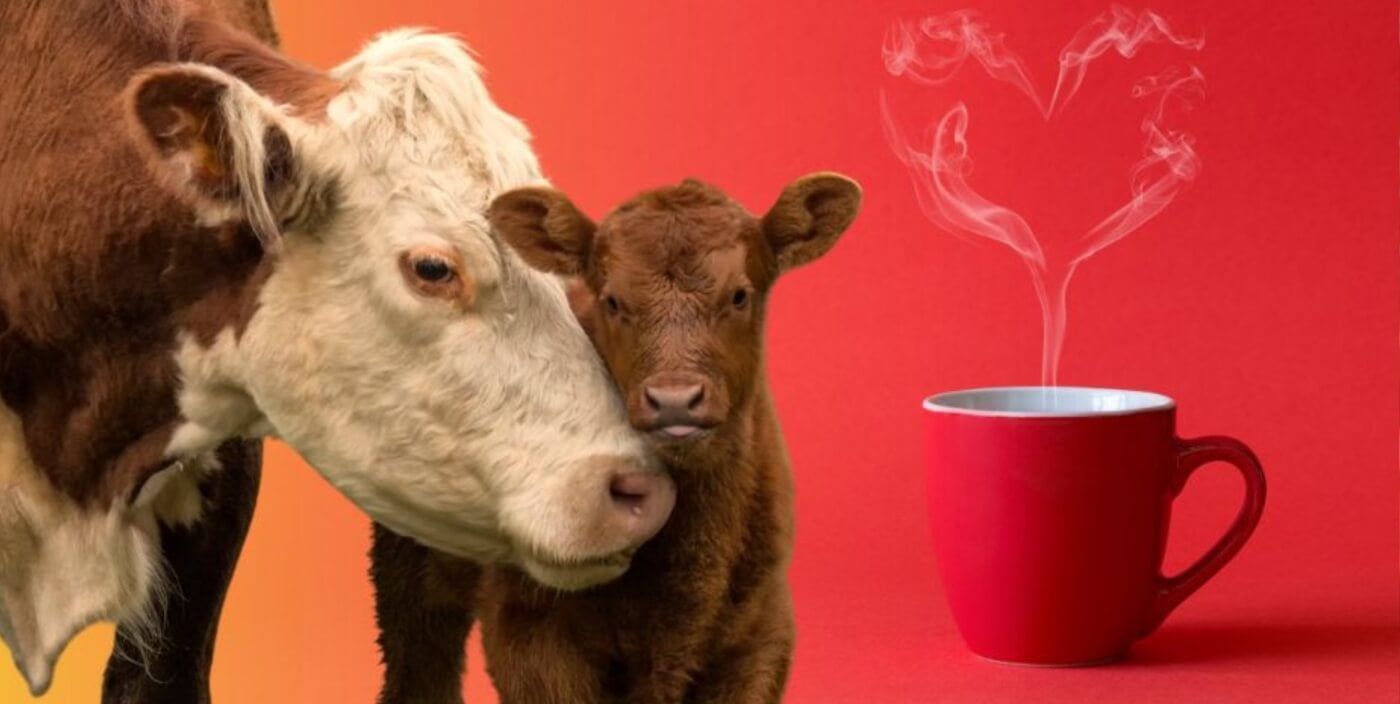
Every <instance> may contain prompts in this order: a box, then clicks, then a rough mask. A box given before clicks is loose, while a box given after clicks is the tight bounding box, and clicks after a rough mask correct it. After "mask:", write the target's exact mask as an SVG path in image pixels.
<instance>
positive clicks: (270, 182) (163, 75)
mask: <svg viewBox="0 0 1400 704" xmlns="http://www.w3.org/2000/svg"><path fill="white" fill-rule="evenodd" d="M126 116H127V120H128V123H129V125H130V127H131V130H132V132H133V133H134V137H135V141H136V143H137V145H138V147H139V148H140V149H141V150H142V151H143V153H144V154H145V155H146V157H147V159H146V161H147V163H148V165H149V166H150V168H151V170H152V172H153V173H154V174H155V176H156V177H157V179H158V180H159V181H160V182H161V183H162V184H163V185H164V186H165V187H167V188H168V189H170V190H171V191H172V192H174V193H175V194H176V195H178V196H181V197H182V198H183V199H184V200H186V201H188V202H189V203H190V205H191V206H193V207H194V208H195V210H196V212H197V213H198V214H199V215H200V217H201V219H202V220H203V221H204V224H207V225H215V224H219V223H223V222H229V221H234V220H238V219H242V220H244V221H246V222H247V223H248V225H249V227H250V228H251V229H252V231H253V232H254V233H255V234H256V235H257V236H258V238H259V239H260V240H262V242H263V244H264V245H265V246H271V245H273V244H275V243H276V240H277V237H278V235H279V230H280V228H279V224H278V218H277V216H276V215H275V214H274V203H275V202H276V200H277V195H278V193H279V192H280V191H281V190H282V189H284V188H285V187H287V186H288V185H290V184H291V183H292V180H293V177H294V176H295V173H296V167H297V163H296V159H295V155H294V154H293V150H292V143H291V140H290V138H289V137H288V135H287V131H286V129H285V128H284V127H283V125H282V124H280V121H281V120H282V119H284V118H283V117H282V116H281V114H280V111H278V110H277V108H275V107H274V106H273V105H272V103H271V102H270V101H268V100H267V99H266V98H264V97H262V96H261V95H259V94H258V93H257V92H256V91H254V90H253V89H252V88H251V87H249V86H248V85H247V84H246V83H244V82H243V81H241V80H239V79H237V78H235V77H233V76H232V75H229V74H227V73H225V72H223V71H220V70H218V69H216V68H213V67H210V66H206V65H203V64H172V65H165V66H159V67H156V68H152V69H148V70H146V71H142V72H141V73H139V74H137V75H136V76H135V77H133V78H132V79H131V81H130V82H129V83H128V85H127V89H126Z"/></svg>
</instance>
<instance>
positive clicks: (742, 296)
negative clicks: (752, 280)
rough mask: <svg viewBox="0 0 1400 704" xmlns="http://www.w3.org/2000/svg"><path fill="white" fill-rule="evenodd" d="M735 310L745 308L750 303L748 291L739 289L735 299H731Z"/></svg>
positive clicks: (735, 293)
mask: <svg viewBox="0 0 1400 704" xmlns="http://www.w3.org/2000/svg"><path fill="white" fill-rule="evenodd" d="M730 302H731V303H733V304H734V307H735V308H743V307H744V306H746V305H748V303H749V292H748V291H747V290H746V289H742V288H741V289H739V290H738V291H735V292H734V297H733V298H731V299H730Z"/></svg>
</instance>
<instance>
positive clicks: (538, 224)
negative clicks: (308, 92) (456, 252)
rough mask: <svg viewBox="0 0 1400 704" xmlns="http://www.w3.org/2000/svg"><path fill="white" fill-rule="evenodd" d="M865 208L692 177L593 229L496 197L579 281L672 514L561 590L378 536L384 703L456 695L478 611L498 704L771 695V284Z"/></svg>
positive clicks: (776, 541)
mask: <svg viewBox="0 0 1400 704" xmlns="http://www.w3.org/2000/svg"><path fill="white" fill-rule="evenodd" d="M859 203H860V190H859V188H858V187H857V186H856V184H855V183H854V182H852V181H850V180H849V179H846V178H844V177H842V176H838V175H835V174H814V175H811V176H808V177H805V178H803V179H799V180H798V181H796V182H795V183H793V184H791V185H790V186H788V187H787V189H786V190H784V192H783V194H782V196H781V197H780V198H779V199H778V201H777V203H776V204H775V205H774V206H773V208H772V209H771V210H769V211H768V213H767V214H766V215H764V216H763V217H762V218H757V217H754V216H753V215H751V214H749V213H748V212H747V211H746V210H744V209H743V208H742V207H741V206H740V205H738V204H737V203H735V202H734V201H733V200H731V199H730V198H728V197H727V196H725V195H724V194H723V193H722V192H720V191H719V190H717V189H715V188H713V187H711V186H708V185H705V184H702V183H699V182H696V181H686V182H684V183H681V184H680V185H677V186H672V187H668V188H662V189H658V190H655V191H651V192H648V193H644V194H642V195H640V196H638V197H636V198H634V199H633V200H631V201H629V202H628V203H626V204H624V205H623V206H621V207H619V208H618V209H617V210H615V211H614V212H613V213H612V214H610V215H609V216H608V217H607V218H605V219H604V220H603V221H602V222H601V223H600V224H598V225H596V226H595V225H594V223H592V222H591V221H589V219H588V218H587V217H585V216H584V215H583V214H582V213H581V212H580V211H579V210H578V209H577V208H576V207H574V206H573V205H572V204H571V203H570V202H569V200H568V199H567V198H566V197H565V196H563V195H562V194H560V193H558V192H556V191H553V190H549V189H542V188H533V189H520V190H517V191H513V192H510V193H507V194H505V195H503V196H501V197H500V198H499V199H497V200H496V202H495V203H494V204H493V205H492V207H491V222H492V224H493V225H494V226H495V228H496V230H497V231H498V232H499V233H500V235H501V236H502V237H503V238H504V239H505V240H506V241H507V242H509V243H510V244H512V245H513V246H514V247H515V248H516V250H517V251H519V252H520V254H521V255H522V256H523V257H524V258H525V259H526V260H527V261H529V262H530V263H531V264H533V265H534V266H536V267H539V268H542V269H545V270H547V271H552V272H555V273H558V274H561V275H566V276H573V277H577V278H578V280H579V281H580V282H581V285H580V286H579V287H578V288H577V289H576V294H577V295H575V296H574V299H575V303H576V312H577V313H578V314H579V317H580V320H581V321H582V322H583V323H584V326H585V328H587V329H588V331H589V334H590V336H591V337H592V338H593V340H594V343H595V345H596V346H597V348H598V350H599V352H600V353H601V354H602V356H603V358H604V359H605V361H606V362H607V365H608V368H609V370H610V371H611V373H612V375H613V378H614V379H615V380H616V381H617V384H618V387H619V389H620V391H621V392H622V394H623V396H624V399H625V401H626V404H627V408H628V412H629V416H630V417H631V421H632V424H633V426H634V427H636V428H637V429H638V430H640V431H643V432H646V433H648V434H649V436H650V437H651V438H652V440H653V442H652V446H653V448H654V450H655V452H656V453H657V455H658V456H659V458H660V459H661V460H662V461H663V463H664V464H665V466H666V468H667V470H668V471H669V472H670V473H671V474H672V476H673V477H674V479H675V481H676V484H677V490H678V493H677V503H676V508H675V511H674V512H673V513H672V516H671V520H670V522H669V523H668V524H667V525H666V527H665V528H664V529H663V530H662V531H661V533H660V534H659V535H657V537H656V538H654V539H653V540H652V541H651V542H649V543H647V544H646V545H644V546H642V547H641V548H640V549H639V551H638V552H637V555H636V556H635V558H634V560H633V564H632V568H631V569H630V570H629V571H628V572H627V573H626V574H625V575H623V576H622V577H621V578H619V579H618V580H617V581H615V582H612V583H609V584H606V585H603V586H601V587H595V588H593V589H590V590H587V591H583V592H574V593H564V592H559V591H554V590H550V589H548V588H545V587H541V586H539V585H537V584H535V583H533V582H532V581H530V580H529V578H528V577H526V576H524V575H523V574H522V573H520V572H518V571H516V570H513V569H511V568H509V567H484V568H482V567H475V566H470V565H465V564H462V563H454V562H453V561H452V560H450V559H449V558H445V557H443V556H439V555H434V554H432V553H431V552H430V551H427V550H426V549H424V548H421V547H418V546H416V545H413V544H412V543H411V542H409V541H406V540H405V539H402V538H397V537H396V536H393V535H392V534H388V533H387V532H383V531H380V532H378V533H376V536H375V537H376V540H375V552H374V558H375V567H374V577H375V583H376V586H377V588H378V606H379V620H380V626H381V629H382V636H381V639H380V643H381V646H382V647H383V648H384V654H385V659H386V664H387V673H386V675H387V680H386V684H385V689H384V692H383V695H382V701H385V702H409V701H414V702H456V701H461V698H460V674H461V667H462V654H461V651H462V649H461V643H462V639H463V637H465V635H466V633H467V631H468V629H469V628H470V624H471V619H472V617H473V616H475V617H476V618H478V619H479V620H480V621H481V623H482V631H483V636H484V641H485V647H486V654H487V667H488V668H489V670H490V673H491V676H492V678H493V680H494V681H495V684H496V686H497V689H498V690H499V691H500V694H501V700H502V701H503V702H505V703H506V704H517V703H518V704H542V703H553V702H558V703H560V704H587V703H590V702H605V701H607V702H611V701H620V702H628V703H630V704H662V703H670V702H675V703H680V702H693V703H696V704H699V703H703V702H714V703H716V704H718V703H721V702H723V703H726V704H742V703H745V702H755V703H768V702H777V701H780V700H781V697H782V691H783V687H784V683H785V681H786V678H787V672H788V666H789V663H790V660H791V654H792V648H793V641H794V637H795V632H794V625H793V618H792V605H791V598H790V595H789V590H788V585H787V577H786V566H787V563H788V559H789V554H790V550H791V545H792V525H793V515H792V513H793V511H792V486H791V476H790V468H789V462H788V458H787V453H786V450H785V448H784V446H783V440H782V436H781V431H780V428H779V425H778V418H777V414H776V412H775V410H774V405H773V399H772V395H771V393H770V392H769V389H768V383H767V379H766V376H765V373H764V358H763V345H762V336H763V322H764V316H765V313H766V308H767V301H768V294H769V292H770V291H771V289H772V286H773V284H774V282H775V281H776V280H777V278H778V276H779V274H781V273H782V272H784V271H786V270H788V269H791V268H793V267H796V266H799V265H801V264H804V263H806V262H809V261H811V260H813V259H816V258H817V257H819V256H821V255H822V254H824V253H825V252H826V251H827V250H828V249H830V247H831V246H832V245H833V244H834V243H835V242H836V240H837V239H838V238H839V237H840V235H841V234H842V233H843V232H844V231H845V230H846V228H847V227H848V226H849V225H850V223H851V221H852V220H853V219H854V217H855V215H856V212H857V210H858V208H859ZM454 586H455V589H454ZM473 591H475V592H476V600H475V603H474V604H472V603H470V599H469V597H470V595H471V594H472V592H473Z"/></svg>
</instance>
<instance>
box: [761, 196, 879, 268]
mask: <svg viewBox="0 0 1400 704" xmlns="http://www.w3.org/2000/svg"><path fill="white" fill-rule="evenodd" d="M860 198H861V192H860V186H859V185H857V184H856V182H855V181H852V180H851V179H849V178H846V177H845V176H842V175H841V174H836V173H815V174H810V175H808V176H803V177H802V178H799V179H797V180H796V181H793V182H792V183H791V184H789V185H788V187H787V188H784V189H783V193H782V195H780V196H778V202H776V203H774V204H773V207H772V208H771V209H769V210H768V213H767V214H766V215H764V216H763V235H764V237H765V238H767V240H768V244H769V246H770V247H772V248H773V253H774V254H775V255H777V258H778V268H779V270H780V271H787V270H788V269H791V268H793V267H796V266H801V265H803V264H806V263H807V262H810V261H812V260H814V259H816V258H818V257H820V256H822V255H823V254H826V252H827V250H829V249H831V247H832V245H834V244H836V240H838V239H840V238H841V233H843V232H845V231H846V228H848V227H850V225H851V222H852V221H853V220H855V219H856V213H857V212H859V211H860Z"/></svg>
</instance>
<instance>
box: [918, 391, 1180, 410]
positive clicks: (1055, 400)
mask: <svg viewBox="0 0 1400 704" xmlns="http://www.w3.org/2000/svg"><path fill="white" fill-rule="evenodd" d="M1174 407H1176V402H1175V401H1173V400H1172V399H1171V398H1170V397H1167V396H1163V395H1162V394H1157V393H1152V392H1151V391H1129V390H1126V389H1098V388H1091V387H1084V386H999V387H989V388H983V389H967V390H964V391H949V392H947V393H941V394H934V395H933V396H929V397H928V398H926V399H924V410H927V411H932V412H934V413H961V414H968V415H984V416H1014V417H1028V418H1036V417H1044V418H1073V417H1081V416H1113V415H1128V414H1131V413H1149V412H1153V411H1162V410H1167V409H1171V408H1174Z"/></svg>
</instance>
